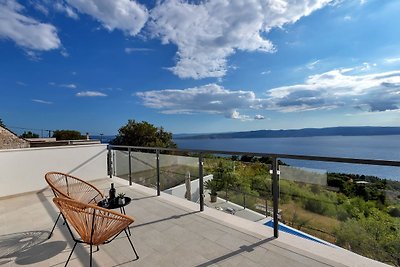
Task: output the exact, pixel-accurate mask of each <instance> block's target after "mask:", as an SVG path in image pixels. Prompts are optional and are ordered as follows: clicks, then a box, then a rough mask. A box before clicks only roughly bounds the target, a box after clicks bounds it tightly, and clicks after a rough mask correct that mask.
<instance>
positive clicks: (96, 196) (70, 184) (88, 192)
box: [44, 172, 103, 203]
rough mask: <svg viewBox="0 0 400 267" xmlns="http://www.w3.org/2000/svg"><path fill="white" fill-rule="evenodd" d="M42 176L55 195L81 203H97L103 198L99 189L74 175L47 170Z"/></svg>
mask: <svg viewBox="0 0 400 267" xmlns="http://www.w3.org/2000/svg"><path fill="white" fill-rule="evenodd" d="M44 177H45V180H46V182H47V183H48V184H49V186H50V187H51V189H52V190H53V192H54V194H55V196H56V197H65V198H70V199H75V200H78V201H80V202H83V203H97V202H99V201H100V200H102V199H103V194H102V193H101V191H100V190H99V189H97V188H96V187H95V186H94V185H91V184H90V183H88V182H85V181H83V180H81V179H79V178H77V177H75V176H72V175H69V174H65V173H61V172H48V173H46V175H45V176H44Z"/></svg>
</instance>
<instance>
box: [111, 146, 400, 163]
mask: <svg viewBox="0 0 400 267" xmlns="http://www.w3.org/2000/svg"><path fill="white" fill-rule="evenodd" d="M109 147H110V149H113V148H122V149H129V148H131V149H138V150H150V151H156V150H159V151H171V152H189V153H198V154H203V155H204V154H222V155H224V154H226V155H248V156H256V157H270V158H284V159H298V160H311V161H326V162H340V163H353V164H366V165H378V166H393V167H400V161H394V160H379V159H359V158H346V157H326V156H309V155H296V154H279V153H268V152H265V153H260V152H247V151H224V150H205V149H186V148H163V147H142V146H119V145H109Z"/></svg>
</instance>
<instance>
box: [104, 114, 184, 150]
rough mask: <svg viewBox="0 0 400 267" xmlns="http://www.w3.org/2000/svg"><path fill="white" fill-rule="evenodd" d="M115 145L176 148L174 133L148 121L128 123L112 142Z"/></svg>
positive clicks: (130, 121)
mask: <svg viewBox="0 0 400 267" xmlns="http://www.w3.org/2000/svg"><path fill="white" fill-rule="evenodd" d="M111 143H112V144H113V145H125V146H143V147H164V148H176V147H177V146H176V144H175V143H174V142H173V141H172V133H169V132H166V131H164V128H163V127H155V126H154V125H153V124H150V123H148V122H146V121H142V122H136V121H135V120H128V123H127V124H126V125H124V126H122V127H121V128H120V129H119V130H118V135H117V136H116V137H115V139H114V140H113V141H112V142H111Z"/></svg>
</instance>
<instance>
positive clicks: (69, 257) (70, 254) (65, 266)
mask: <svg viewBox="0 0 400 267" xmlns="http://www.w3.org/2000/svg"><path fill="white" fill-rule="evenodd" d="M76 244H78V242H75V245H74V247H73V248H72V250H71V253H69V256H68V259H67V261H66V262H65V265H64V267H67V264H68V262H69V259H71V256H72V253H74V250H75V247H76Z"/></svg>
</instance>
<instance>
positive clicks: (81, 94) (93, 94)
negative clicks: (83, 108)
mask: <svg viewBox="0 0 400 267" xmlns="http://www.w3.org/2000/svg"><path fill="white" fill-rule="evenodd" d="M76 96H79V97H85V96H88V97H97V96H107V95H106V94H104V93H101V92H97V91H82V92H79V93H76Z"/></svg>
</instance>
